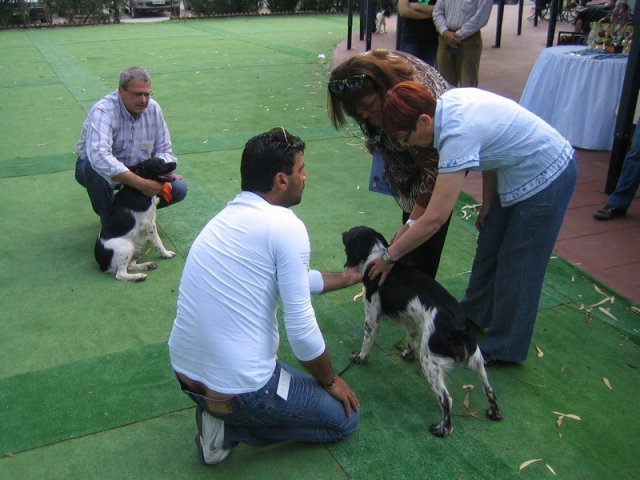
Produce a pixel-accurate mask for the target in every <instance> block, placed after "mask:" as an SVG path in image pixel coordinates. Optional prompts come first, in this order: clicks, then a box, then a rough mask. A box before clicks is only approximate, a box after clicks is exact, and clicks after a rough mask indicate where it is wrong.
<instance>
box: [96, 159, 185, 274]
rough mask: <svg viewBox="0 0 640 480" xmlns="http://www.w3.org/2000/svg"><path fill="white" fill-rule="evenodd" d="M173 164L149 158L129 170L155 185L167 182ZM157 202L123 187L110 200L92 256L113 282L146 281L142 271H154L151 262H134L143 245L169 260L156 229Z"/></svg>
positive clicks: (169, 252)
mask: <svg viewBox="0 0 640 480" xmlns="http://www.w3.org/2000/svg"><path fill="white" fill-rule="evenodd" d="M175 168H176V163H175V162H164V161H163V160H161V159H157V158H151V159H149V160H145V161H144V162H141V163H139V164H138V165H136V166H134V167H131V171H132V172H133V173H135V174H136V175H139V176H141V177H142V178H147V179H150V180H155V181H157V182H171V181H173V180H174V179H175V177H174V175H173V174H172V173H171V172H173V170H175ZM159 201H160V199H159V198H158V197H157V196H155V197H147V196H146V195H145V194H144V193H142V192H141V191H139V190H136V189H135V188H132V187H129V186H126V185H124V186H123V187H122V188H121V189H120V190H119V191H118V192H117V193H116V194H115V195H114V199H113V212H112V213H111V216H110V217H109V218H108V220H107V221H106V222H105V224H104V225H103V226H102V229H101V230H100V235H99V236H98V238H97V239H96V246H95V257H96V261H97V262H98V265H99V266H100V270H102V271H103V272H109V273H111V274H113V275H114V276H115V277H116V279H117V280H133V281H136V282H142V281H144V279H146V278H147V275H146V274H144V273H129V270H131V271H133V272H141V271H145V270H154V269H156V268H158V265H157V264H156V263H155V262H145V263H136V260H137V259H138V258H139V257H140V255H141V253H142V249H143V248H144V247H145V245H146V244H147V242H151V243H152V244H153V246H154V247H155V248H156V250H157V251H158V252H159V253H160V256H161V257H162V258H172V257H174V256H175V253H174V252H172V251H170V250H167V249H166V248H164V245H163V244H162V240H160V237H159V236H158V230H157V228H156V205H157V204H158V202H159Z"/></svg>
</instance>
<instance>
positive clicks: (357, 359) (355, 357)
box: [349, 352, 367, 365]
mask: <svg viewBox="0 0 640 480" xmlns="http://www.w3.org/2000/svg"><path fill="white" fill-rule="evenodd" d="M349 360H351V362H352V363H357V364H358V365H362V364H363V363H365V362H366V361H367V358H366V357H363V356H361V355H360V352H351V355H350V357H349Z"/></svg>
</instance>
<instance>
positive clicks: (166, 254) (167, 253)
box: [160, 250, 176, 258]
mask: <svg viewBox="0 0 640 480" xmlns="http://www.w3.org/2000/svg"><path fill="white" fill-rule="evenodd" d="M160 256H161V257H162V258H173V257H175V256H176V252H172V251H171V250H165V251H164V252H162V254H161V255H160Z"/></svg>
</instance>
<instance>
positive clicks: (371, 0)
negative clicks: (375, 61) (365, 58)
mask: <svg viewBox="0 0 640 480" xmlns="http://www.w3.org/2000/svg"><path fill="white" fill-rule="evenodd" d="M375 24H376V2H375V0H367V26H366V35H367V41H366V50H367V51H369V50H371V33H372V32H371V27H372V26H373V27H374V28H375Z"/></svg>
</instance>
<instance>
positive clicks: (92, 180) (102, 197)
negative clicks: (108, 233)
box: [76, 158, 187, 224]
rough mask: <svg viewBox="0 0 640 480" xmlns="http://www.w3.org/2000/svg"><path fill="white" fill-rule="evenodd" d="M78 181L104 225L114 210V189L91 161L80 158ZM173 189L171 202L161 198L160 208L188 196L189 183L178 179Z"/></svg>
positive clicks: (77, 165)
mask: <svg viewBox="0 0 640 480" xmlns="http://www.w3.org/2000/svg"><path fill="white" fill-rule="evenodd" d="M76 181H77V182H78V183H79V184H80V185H82V186H83V187H84V188H86V189H87V193H88V194H89V200H91V206H92V207H93V211H94V212H96V213H97V214H98V216H99V217H100V222H101V223H102V224H104V223H105V222H106V220H107V219H108V218H109V216H110V215H111V212H112V210H113V191H114V188H113V187H112V186H111V185H110V184H109V182H107V181H106V180H105V179H104V178H102V177H101V176H100V175H99V174H98V173H97V172H96V171H95V170H94V169H93V168H92V167H91V163H89V160H81V159H79V158H78V161H77V162H76ZM171 187H172V188H171V196H172V198H171V202H170V203H167V202H166V201H165V200H164V199H162V198H161V199H160V202H158V208H164V207H166V206H168V205H173V204H174V203H178V202H180V201H181V200H183V199H184V197H186V196H187V183H186V182H185V181H184V180H179V179H176V180H175V181H173V182H172V183H171Z"/></svg>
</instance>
